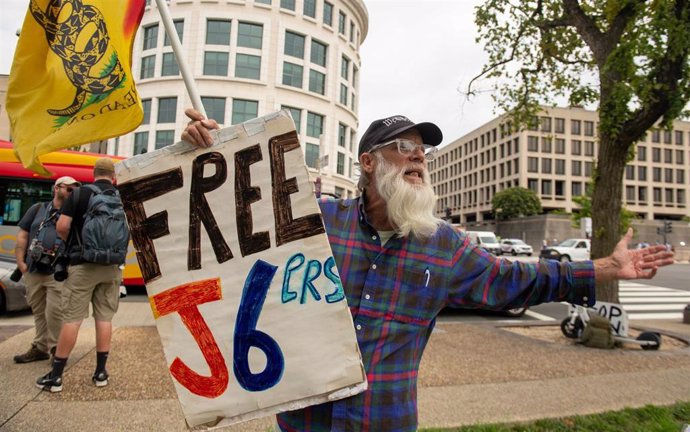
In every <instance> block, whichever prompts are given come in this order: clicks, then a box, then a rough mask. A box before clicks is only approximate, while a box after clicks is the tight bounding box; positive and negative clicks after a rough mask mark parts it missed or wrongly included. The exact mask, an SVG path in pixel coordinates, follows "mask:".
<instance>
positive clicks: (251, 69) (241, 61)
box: [235, 54, 261, 80]
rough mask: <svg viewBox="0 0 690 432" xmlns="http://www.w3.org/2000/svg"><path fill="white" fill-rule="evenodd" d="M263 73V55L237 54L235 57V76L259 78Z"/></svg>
mask: <svg viewBox="0 0 690 432" xmlns="http://www.w3.org/2000/svg"><path fill="white" fill-rule="evenodd" d="M260 75H261V57H259V56H255V55H249V54H237V57H236V58H235V77H237V78H249V79H255V80H258V79H259V78H260Z"/></svg>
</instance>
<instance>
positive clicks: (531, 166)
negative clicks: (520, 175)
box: [527, 157, 539, 173]
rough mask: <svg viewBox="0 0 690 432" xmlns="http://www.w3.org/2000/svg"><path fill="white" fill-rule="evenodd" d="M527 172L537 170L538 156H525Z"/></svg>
mask: <svg viewBox="0 0 690 432" xmlns="http://www.w3.org/2000/svg"><path fill="white" fill-rule="evenodd" d="M527 172H531V173H536V172H539V158H535V157H530V158H527Z"/></svg>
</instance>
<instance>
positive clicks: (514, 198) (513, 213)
mask: <svg viewBox="0 0 690 432" xmlns="http://www.w3.org/2000/svg"><path fill="white" fill-rule="evenodd" d="M491 208H492V210H493V212H494V214H495V215H496V217H497V218H498V219H501V220H502V219H510V218H515V217H520V216H532V215H536V214H540V213H541V210H542V209H541V201H540V200H539V197H538V196H537V194H535V193H534V192H533V191H531V190H529V189H525V188H522V187H514V188H509V189H504V190H502V191H500V192H498V193H496V195H494V197H493V199H492V200H491Z"/></svg>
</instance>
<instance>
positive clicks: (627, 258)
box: [595, 228, 673, 280]
mask: <svg viewBox="0 0 690 432" xmlns="http://www.w3.org/2000/svg"><path fill="white" fill-rule="evenodd" d="M632 235H633V230H632V228H629V229H628V232H627V233H625V235H624V236H623V238H622V239H621V241H619V242H618V244H617V245H616V248H615V249H614V250H613V253H612V254H611V256H609V257H608V258H604V259H602V260H596V261H595V275H596V278H597V279H602V280H611V279H651V278H653V277H654V275H656V272H657V269H658V268H659V267H663V266H667V265H670V264H673V252H671V251H668V250H666V246H664V245H654V246H650V247H647V248H644V249H628V243H630V240H632Z"/></svg>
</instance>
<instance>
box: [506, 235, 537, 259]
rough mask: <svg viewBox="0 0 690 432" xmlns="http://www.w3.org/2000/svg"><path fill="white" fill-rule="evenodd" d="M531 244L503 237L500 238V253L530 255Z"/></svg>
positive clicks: (531, 251)
mask: <svg viewBox="0 0 690 432" xmlns="http://www.w3.org/2000/svg"><path fill="white" fill-rule="evenodd" d="M533 252H534V251H533V250H532V246H530V245H528V244H527V243H525V242H523V241H522V240H520V239H511V238H507V239H503V240H501V253H504V254H508V253H509V254H511V255H513V256H516V255H522V254H525V255H527V256H532V253H533Z"/></svg>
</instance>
